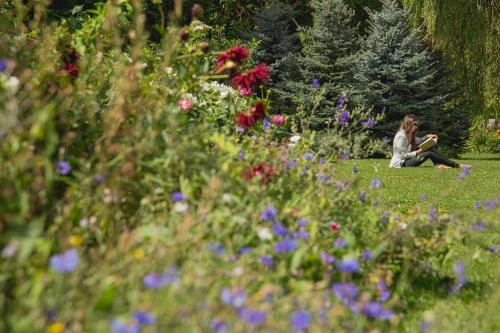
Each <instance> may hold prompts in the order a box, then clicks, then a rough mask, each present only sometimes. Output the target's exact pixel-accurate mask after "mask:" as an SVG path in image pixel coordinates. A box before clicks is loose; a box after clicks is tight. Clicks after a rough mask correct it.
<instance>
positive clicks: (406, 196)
mask: <svg viewBox="0 0 500 333" xmlns="http://www.w3.org/2000/svg"><path fill="white" fill-rule="evenodd" d="M459 162H460V163H464V164H469V165H472V167H473V169H472V171H471V173H470V174H469V175H467V176H466V177H465V178H464V179H463V180H461V179H458V178H457V177H458V176H459V175H460V172H461V171H460V170H456V169H436V168H434V167H433V166H432V163H431V162H430V161H429V162H426V163H425V164H424V165H423V166H421V167H418V168H403V169H391V168H389V167H388V164H389V160H382V159H371V160H348V161H345V162H341V163H339V165H338V168H337V177H338V178H342V177H348V176H352V167H353V165H356V167H357V168H358V170H359V172H358V174H357V175H358V177H359V180H360V183H359V186H360V188H365V189H366V188H367V186H368V185H369V183H370V182H371V180H372V178H373V177H377V178H379V179H380V180H381V181H382V187H381V188H380V189H379V190H377V191H376V192H375V193H376V195H378V198H379V200H380V204H381V205H382V206H383V207H387V208H390V209H396V210H399V211H402V212H407V211H408V210H409V209H411V208H413V207H417V208H420V209H421V210H429V209H430V208H433V207H435V208H438V209H439V212H440V214H451V215H455V216H457V217H459V218H460V219H461V220H463V221H465V223H467V224H468V225H472V224H474V223H477V222H478V221H479V220H481V221H485V222H486V228H485V229H484V230H483V231H474V230H472V229H471V231H470V233H469V234H468V235H467V237H466V239H465V241H464V244H462V245H460V246H457V248H456V249H454V256H456V258H457V259H460V260H463V261H464V263H465V265H466V273H467V276H468V279H469V283H468V285H467V287H466V288H464V289H462V291H460V293H458V294H455V295H451V296H450V295H447V294H446V293H445V292H444V288H443V287H442V286H441V285H439V284H436V285H435V286H429V285H426V286H415V291H417V292H416V293H415V295H416V297H415V299H414V300H411V301H412V302H413V303H414V305H415V308H416V309H417V311H416V312H415V313H412V314H410V315H409V317H408V318H407V319H406V324H405V332H419V331H420V329H419V326H420V323H421V322H422V320H424V319H427V320H428V321H430V322H432V325H431V327H432V329H431V330H430V331H431V332H477V333H484V332H500V316H499V315H498V313H500V284H499V282H500V264H499V262H500V254H493V253H490V252H489V251H487V250H486V248H487V247H488V246H491V245H499V246H500V207H498V206H497V208H495V209H487V207H486V205H485V203H486V201H487V200H497V198H498V197H499V196H500V156H499V155H498V154H497V155H493V154H467V155H464V156H463V158H462V159H460V160H459ZM423 194H425V195H426V196H427V198H426V199H423V198H421V195H423ZM476 202H480V203H481V208H480V209H477V208H475V204H476Z"/></svg>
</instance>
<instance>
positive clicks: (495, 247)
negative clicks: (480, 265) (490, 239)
mask: <svg viewBox="0 0 500 333" xmlns="http://www.w3.org/2000/svg"><path fill="white" fill-rule="evenodd" d="M487 249H488V251H490V252H491V253H495V254H496V253H500V246H498V245H492V246H488V247H487Z"/></svg>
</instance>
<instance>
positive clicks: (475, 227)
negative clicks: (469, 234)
mask: <svg viewBox="0 0 500 333" xmlns="http://www.w3.org/2000/svg"><path fill="white" fill-rule="evenodd" d="M471 228H472V230H475V231H483V230H484V229H485V228H486V222H484V221H477V222H476V223H474V224H473V225H472V226H471Z"/></svg>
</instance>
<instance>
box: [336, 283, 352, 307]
mask: <svg viewBox="0 0 500 333" xmlns="http://www.w3.org/2000/svg"><path fill="white" fill-rule="evenodd" d="M332 289H333V292H334V293H335V296H337V298H338V299H339V300H340V301H341V302H342V304H344V305H353V304H354V303H355V302H356V297H357V296H358V288H357V287H356V285H354V284H353V283H352V282H342V283H335V284H333V286H332Z"/></svg>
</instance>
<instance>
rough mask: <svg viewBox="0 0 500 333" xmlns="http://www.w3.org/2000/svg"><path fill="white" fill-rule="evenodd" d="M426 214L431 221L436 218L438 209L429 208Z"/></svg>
mask: <svg viewBox="0 0 500 333" xmlns="http://www.w3.org/2000/svg"><path fill="white" fill-rule="evenodd" d="M427 215H428V216H429V220H431V221H433V222H435V221H437V219H438V211H437V209H436V208H431V209H430V210H429V213H428V214H427Z"/></svg>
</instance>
